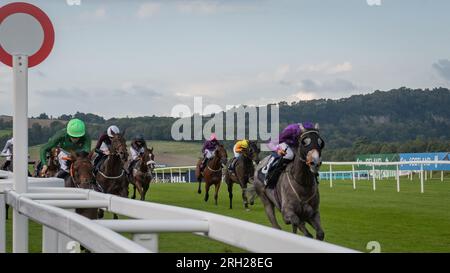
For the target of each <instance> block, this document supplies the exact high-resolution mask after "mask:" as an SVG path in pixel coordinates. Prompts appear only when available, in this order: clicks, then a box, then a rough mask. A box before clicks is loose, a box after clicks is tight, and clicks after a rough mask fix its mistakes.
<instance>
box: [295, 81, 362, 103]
mask: <svg viewBox="0 0 450 273" xmlns="http://www.w3.org/2000/svg"><path fill="white" fill-rule="evenodd" d="M290 86H293V87H294V88H295V91H294V93H293V94H292V95H291V96H289V98H288V101H289V100H290V101H293V100H312V99H319V98H339V97H342V96H348V95H350V94H352V93H354V92H355V91H357V90H359V89H360V88H359V87H358V86H357V85H355V84H354V83H352V82H350V81H348V80H344V79H333V80H326V81H317V80H312V79H303V80H301V81H300V82H298V83H295V84H291V85H290Z"/></svg>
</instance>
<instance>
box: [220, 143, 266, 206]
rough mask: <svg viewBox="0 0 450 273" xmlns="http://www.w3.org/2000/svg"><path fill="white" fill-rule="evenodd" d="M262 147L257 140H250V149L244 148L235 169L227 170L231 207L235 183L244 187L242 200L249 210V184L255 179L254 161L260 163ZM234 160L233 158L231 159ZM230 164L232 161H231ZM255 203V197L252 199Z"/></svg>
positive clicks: (226, 180)
mask: <svg viewBox="0 0 450 273" xmlns="http://www.w3.org/2000/svg"><path fill="white" fill-rule="evenodd" d="M259 153H260V149H259V148H258V144H257V142H256V141H249V145H248V149H246V150H244V151H243V152H242V154H241V156H240V157H239V158H238V159H237V162H236V163H235V167H234V171H231V170H227V171H226V172H225V183H227V186H228V196H229V198H230V209H232V208H233V184H234V183H236V184H239V185H240V186H241V189H242V201H243V202H244V207H245V209H247V210H248V203H249V202H248V199H247V185H248V183H249V182H251V181H252V180H253V174H254V172H255V167H254V163H256V164H258V163H259ZM231 160H232V159H231ZM229 164H230V163H229ZM251 204H252V205H253V198H252V200H251Z"/></svg>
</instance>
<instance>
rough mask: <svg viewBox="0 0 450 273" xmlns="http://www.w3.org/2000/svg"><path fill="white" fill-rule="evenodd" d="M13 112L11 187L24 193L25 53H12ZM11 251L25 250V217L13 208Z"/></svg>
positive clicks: (26, 125)
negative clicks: (12, 171) (12, 172)
mask: <svg viewBox="0 0 450 273" xmlns="http://www.w3.org/2000/svg"><path fill="white" fill-rule="evenodd" d="M13 73H14V116H13V124H14V126H13V137H14V146H13V155H14V157H13V163H14V190H15V191H16V192H17V193H25V192H27V188H28V169H27V168H28V56H25V55H15V56H14V57H13ZM13 214H14V215H13V252H15V253H26V252H28V219H27V218H26V217H25V216H23V215H20V214H19V213H18V212H17V211H16V210H14V212H13Z"/></svg>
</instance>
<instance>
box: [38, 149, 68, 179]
mask: <svg viewBox="0 0 450 273" xmlns="http://www.w3.org/2000/svg"><path fill="white" fill-rule="evenodd" d="M60 151H61V149H59V148H57V147H56V148H53V149H52V150H51V151H50V156H49V158H48V165H47V166H48V168H47V172H46V173H45V174H44V173H41V168H42V162H39V163H38V164H37V165H36V166H35V172H34V176H35V177H55V176H56V174H57V173H58V171H59V168H60V166H59V160H58V154H59V152H60Z"/></svg>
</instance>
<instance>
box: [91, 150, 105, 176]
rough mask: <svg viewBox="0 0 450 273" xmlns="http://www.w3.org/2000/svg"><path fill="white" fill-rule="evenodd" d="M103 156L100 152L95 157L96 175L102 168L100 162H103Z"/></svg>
mask: <svg viewBox="0 0 450 273" xmlns="http://www.w3.org/2000/svg"><path fill="white" fill-rule="evenodd" d="M103 156H104V155H103V154H101V153H98V154H97V156H96V157H95V159H94V171H93V173H94V175H96V174H97V173H98V170H99V169H100V164H101V162H102V159H103Z"/></svg>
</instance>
